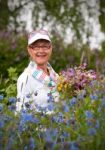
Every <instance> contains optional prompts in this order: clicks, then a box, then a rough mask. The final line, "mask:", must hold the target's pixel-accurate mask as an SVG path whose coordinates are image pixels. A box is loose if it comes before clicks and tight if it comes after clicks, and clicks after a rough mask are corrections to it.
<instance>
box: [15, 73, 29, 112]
mask: <svg viewBox="0 0 105 150" xmlns="http://www.w3.org/2000/svg"><path fill="white" fill-rule="evenodd" d="M29 94H30V83H29V76H28V74H26V73H22V74H21V75H20V76H19V78H18V80H17V103H16V110H17V111H20V110H21V108H22V107H24V103H25V102H26V101H27V97H28V95H29ZM28 100H29V99H28Z"/></svg>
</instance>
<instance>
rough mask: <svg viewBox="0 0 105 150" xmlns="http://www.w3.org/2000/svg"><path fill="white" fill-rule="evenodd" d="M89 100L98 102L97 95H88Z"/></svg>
mask: <svg viewBox="0 0 105 150" xmlns="http://www.w3.org/2000/svg"><path fill="white" fill-rule="evenodd" d="M90 99H91V100H98V95H96V94H91V95H90Z"/></svg>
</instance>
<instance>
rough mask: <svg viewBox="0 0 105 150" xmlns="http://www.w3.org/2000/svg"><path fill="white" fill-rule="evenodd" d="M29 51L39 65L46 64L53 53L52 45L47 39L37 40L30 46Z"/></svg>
mask: <svg viewBox="0 0 105 150" xmlns="http://www.w3.org/2000/svg"><path fill="white" fill-rule="evenodd" d="M28 53H29V55H30V56H31V58H32V60H33V61H35V62H36V63H37V65H39V66H43V65H46V64H47V62H48V60H49V58H50V56H51V54H52V45H51V43H50V42H49V41H47V40H37V41H36V42H34V43H33V44H31V45H29V46H28Z"/></svg>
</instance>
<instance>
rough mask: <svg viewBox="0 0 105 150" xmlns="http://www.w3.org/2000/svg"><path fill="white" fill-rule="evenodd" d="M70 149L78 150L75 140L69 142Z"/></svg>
mask: <svg viewBox="0 0 105 150" xmlns="http://www.w3.org/2000/svg"><path fill="white" fill-rule="evenodd" d="M70 150H79V146H78V144H77V143H76V142H74V141H73V142H70Z"/></svg>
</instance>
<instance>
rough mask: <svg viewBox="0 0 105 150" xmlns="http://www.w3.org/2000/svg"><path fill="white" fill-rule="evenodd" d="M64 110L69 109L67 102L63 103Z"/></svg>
mask: <svg viewBox="0 0 105 150" xmlns="http://www.w3.org/2000/svg"><path fill="white" fill-rule="evenodd" d="M63 111H64V112H68V111H69V106H68V105H67V104H64V105H63Z"/></svg>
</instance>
